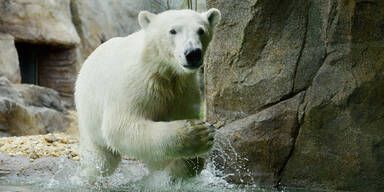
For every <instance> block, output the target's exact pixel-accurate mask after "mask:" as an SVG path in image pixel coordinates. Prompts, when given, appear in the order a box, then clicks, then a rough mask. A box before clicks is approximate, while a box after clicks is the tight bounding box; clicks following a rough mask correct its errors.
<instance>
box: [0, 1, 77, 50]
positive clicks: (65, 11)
mask: <svg viewBox="0 0 384 192" xmlns="http://www.w3.org/2000/svg"><path fill="white" fill-rule="evenodd" d="M0 32H5V33H9V34H11V35H12V36H14V37H15V39H16V40H17V41H24V42H30V43H44V44H51V45H62V46H63V45H64V46H73V45H76V44H78V43H79V42H80V39H79V36H78V35H77V32H76V29H75V27H74V25H73V24H72V17H71V9H70V0H60V1H51V0H34V1H33V2H32V1H30V0H2V1H0Z"/></svg>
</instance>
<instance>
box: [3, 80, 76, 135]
mask: <svg viewBox="0 0 384 192" xmlns="http://www.w3.org/2000/svg"><path fill="white" fill-rule="evenodd" d="M69 123H70V121H69V119H68V118H67V117H66V110H65V109H64V106H63V104H62V102H61V100H60V96H59V94H58V93H57V92H56V91H54V90H52V89H48V88H44V87H38V86H34V85H26V84H12V83H11V82H10V81H8V80H7V79H6V78H4V77H1V78H0V133H1V132H2V133H6V135H13V136H21V135H36V134H45V133H51V132H55V131H65V130H66V129H67V127H68V126H69Z"/></svg>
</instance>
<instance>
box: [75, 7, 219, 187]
mask: <svg viewBox="0 0 384 192" xmlns="http://www.w3.org/2000/svg"><path fill="white" fill-rule="evenodd" d="M220 17H221V16H220V11H219V10H217V9H214V8H212V9H209V10H208V11H206V12H204V13H201V14H200V13H197V12H195V11H192V10H170V11H165V12H163V13H160V14H158V15H156V14H153V13H150V12H147V11H142V12H140V13H139V16H138V21H139V24H140V26H141V30H140V31H138V32H136V33H133V34H131V35H129V36H127V37H117V38H113V39H111V40H109V41H107V42H105V43H103V44H102V45H100V46H99V47H98V48H97V49H96V50H95V51H94V52H93V53H92V54H91V55H90V56H89V57H88V58H87V60H86V61H85V63H84V64H83V66H82V68H81V70H80V72H79V75H78V78H77V81H76V87H75V103H76V108H77V111H78V119H79V132H80V156H81V166H82V171H81V175H83V176H85V177H87V178H88V179H90V180H92V177H96V176H105V175H109V174H111V173H113V171H114V170H115V168H116V166H117V165H118V164H119V162H120V159H121V156H122V155H124V156H129V157H134V158H137V159H139V160H142V161H143V162H145V163H146V164H147V165H148V168H149V169H150V170H165V171H166V172H168V173H169V175H171V176H172V177H175V178H178V177H191V176H194V175H196V174H198V173H199V172H200V171H201V170H202V168H203V165H204V160H203V159H202V158H199V157H198V156H199V155H201V154H203V153H206V152H207V151H209V149H210V148H211V147H212V145H213V138H214V131H215V130H214V128H213V127H211V126H208V125H207V124H205V123H203V122H201V121H199V120H197V119H198V118H199V110H200V94H199V86H198V80H197V71H198V69H199V67H200V66H201V65H202V62H203V61H202V59H203V56H204V53H205V50H206V49H207V46H208V44H209V42H210V41H211V39H212V35H213V32H214V29H215V27H216V25H217V23H218V22H219V20H220Z"/></svg>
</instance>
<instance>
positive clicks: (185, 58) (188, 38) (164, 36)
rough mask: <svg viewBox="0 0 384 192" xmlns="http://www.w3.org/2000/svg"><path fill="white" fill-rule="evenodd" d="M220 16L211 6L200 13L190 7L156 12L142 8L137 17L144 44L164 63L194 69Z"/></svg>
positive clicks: (188, 69)
mask: <svg viewBox="0 0 384 192" xmlns="http://www.w3.org/2000/svg"><path fill="white" fill-rule="evenodd" d="M220 18H221V15H220V11H219V10H217V9H214V8H212V9H209V10H208V11H207V12H204V13H201V14H200V13H197V12H195V11H192V10H171V11H165V12H163V13H160V14H158V15H155V14H153V13H150V12H148V11H142V12H140V13H139V17H138V19H139V24H140V26H141V27H142V29H143V30H144V31H145V40H146V43H147V44H148V45H149V46H151V47H154V48H155V49H156V50H157V51H156V52H157V53H158V54H159V56H160V57H161V59H163V60H164V61H166V62H165V63H169V64H171V65H173V66H175V67H176V68H178V71H183V72H193V71H196V69H198V68H199V67H200V66H201V65H202V63H203V56H204V53H205V50H206V49H207V46H208V44H209V42H210V41H211V39H212V35H213V32H214V29H215V27H216V25H217V23H218V22H219V21H220ZM180 69H182V70H180Z"/></svg>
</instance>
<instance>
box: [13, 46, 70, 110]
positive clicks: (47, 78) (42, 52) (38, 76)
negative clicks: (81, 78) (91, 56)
mask: <svg viewBox="0 0 384 192" xmlns="http://www.w3.org/2000/svg"><path fill="white" fill-rule="evenodd" d="M16 48H17V52H18V55H19V62H20V70H21V79H22V80H21V81H22V83H28V84H35V85H40V86H43V87H48V88H52V89H54V90H56V91H58V92H59V94H60V96H61V97H62V98H63V100H64V101H65V103H66V104H67V105H68V106H69V107H70V106H72V103H73V90H74V82H75V76H76V58H77V57H76V52H75V49H74V48H62V47H55V46H48V45H39V44H32V43H16Z"/></svg>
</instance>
